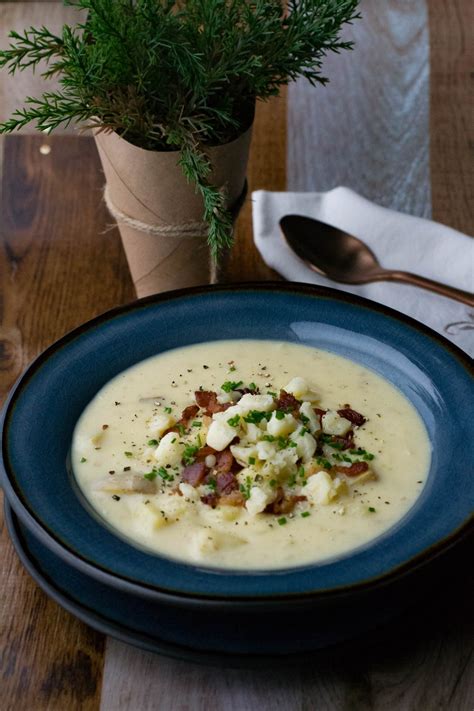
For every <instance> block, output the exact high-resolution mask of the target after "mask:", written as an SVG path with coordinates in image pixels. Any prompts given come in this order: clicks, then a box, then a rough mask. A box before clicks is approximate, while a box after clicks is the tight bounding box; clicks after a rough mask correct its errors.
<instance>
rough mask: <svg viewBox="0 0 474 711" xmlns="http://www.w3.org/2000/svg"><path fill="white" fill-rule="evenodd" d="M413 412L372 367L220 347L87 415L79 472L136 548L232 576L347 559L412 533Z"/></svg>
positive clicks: (146, 366) (422, 450)
mask: <svg viewBox="0 0 474 711" xmlns="http://www.w3.org/2000/svg"><path fill="white" fill-rule="evenodd" d="M429 461H430V444H429V440H428V436H427V433H426V430H425V427H424V425H423V423H422V421H421V419H420V417H419V415H418V414H417V412H416V410H415V409H414V407H413V406H412V405H411V403H410V402H409V401H408V400H407V399H406V398H405V397H404V396H403V395H402V394H401V393H400V392H399V391H398V390H397V389H396V388H395V387H393V386H392V385H391V384H390V383H388V382H387V381H386V380H384V379H383V378H381V377H380V376H378V375H376V374H375V373H374V372H372V371H370V370H368V369H367V368H364V367H362V366H361V365H358V364H357V363H354V362H352V361H350V360H347V359H345V358H342V357H340V356H337V355H335V354H333V353H329V352H326V351H322V350H318V349H315V348H310V347H307V346H302V345H296V344H289V343H283V342H277V341H251V340H245V341H218V342H212V343H206V344H199V345H194V346H189V347H186V348H180V349H176V350H172V351H168V352H166V353H162V354H160V355H157V356H155V357H153V358H149V359H148V360H146V361H143V362H141V363H138V364H137V365H135V366H133V367H132V368H130V369H128V370H127V371H125V372H123V373H121V374H120V375H118V376H117V377H115V378H114V379H113V380H112V381H110V382H109V383H108V384H107V385H105V386H104V387H103V388H102V389H101V390H100V392H99V393H98V394H97V395H96V397H95V398H94V399H93V400H92V402H91V403H90V404H89V405H88V406H87V408H86V409H85V411H84V413H83V414H82V416H81V418H80V420H79V422H78V424H77V426H76V429H75V432H74V437H73V443H72V465H73V471H74V474H75V477H76V480H77V482H78V484H79V487H80V489H81V490H82V492H83V494H84V496H85V497H86V499H87V500H88V501H89V503H90V504H91V505H92V507H93V508H94V509H95V510H96V512H97V513H98V514H99V515H100V517H101V518H102V519H103V520H104V522H106V523H107V524H108V525H109V526H110V527H111V528H112V529H113V530H114V531H115V532H117V533H118V534H121V535H122V536H123V537H125V538H126V539H127V540H128V541H129V542H131V543H133V544H135V545H137V546H139V547H143V548H146V549H148V550H151V551H154V552H156V553H160V554H163V555H166V556H170V557H172V558H176V559H180V560H184V561H189V562H193V563H196V562H197V563H200V564H205V565H209V566H215V567H221V568H237V569H269V568H284V567H290V566H298V565H303V564H307V563H314V562H317V561H322V560H325V559H328V558H331V557H334V556H341V555H343V554H347V553H349V552H350V551H353V550H354V549H356V548H358V547H360V546H362V545H364V544H367V543H368V542H369V541H371V540H373V539H374V538H376V537H377V536H379V535H380V534H382V533H383V532H384V531H386V530H387V529H388V528H390V527H391V526H393V525H394V524H395V523H396V522H397V521H399V520H400V519H401V518H402V517H403V516H404V514H405V513H406V512H407V511H408V509H409V508H410V507H411V506H412V505H413V503H414V502H415V500H416V499H417V497H418V496H419V494H420V492H421V490H422V488H423V486H424V484H425V480H426V477H427V472H428V468H429Z"/></svg>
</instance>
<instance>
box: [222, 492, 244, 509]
mask: <svg viewBox="0 0 474 711" xmlns="http://www.w3.org/2000/svg"><path fill="white" fill-rule="evenodd" d="M219 504H221V505H222V506H245V499H244V497H243V495H242V493H241V492H240V491H237V490H235V491H231V493H230V494H224V495H223V496H221V497H220V499H219Z"/></svg>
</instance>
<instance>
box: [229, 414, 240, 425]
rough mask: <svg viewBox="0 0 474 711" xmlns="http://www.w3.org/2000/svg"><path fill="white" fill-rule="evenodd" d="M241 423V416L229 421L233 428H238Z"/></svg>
mask: <svg viewBox="0 0 474 711" xmlns="http://www.w3.org/2000/svg"><path fill="white" fill-rule="evenodd" d="M239 422H240V415H235V416H234V417H231V418H230V419H228V420H227V424H229V425H230V426H231V427H237V425H238V424H239Z"/></svg>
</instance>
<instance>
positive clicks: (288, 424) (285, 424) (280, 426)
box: [267, 412, 298, 437]
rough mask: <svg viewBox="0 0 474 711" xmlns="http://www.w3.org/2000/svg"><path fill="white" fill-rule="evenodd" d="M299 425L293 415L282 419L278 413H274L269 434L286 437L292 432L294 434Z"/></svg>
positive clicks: (270, 421)
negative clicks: (278, 416)
mask: <svg viewBox="0 0 474 711" xmlns="http://www.w3.org/2000/svg"><path fill="white" fill-rule="evenodd" d="M297 427H298V423H297V421H296V420H295V418H294V417H293V415H285V416H284V417H282V418H281V419H278V418H277V413H276V412H273V413H272V416H271V418H270V420H269V422H268V425H267V432H268V433H269V434H271V435H273V436H274V437H286V435H289V434H290V432H294V431H295V429H296V428H297Z"/></svg>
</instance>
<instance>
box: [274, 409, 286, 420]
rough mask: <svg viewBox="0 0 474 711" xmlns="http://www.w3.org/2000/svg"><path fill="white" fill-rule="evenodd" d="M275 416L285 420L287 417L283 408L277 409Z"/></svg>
mask: <svg viewBox="0 0 474 711" xmlns="http://www.w3.org/2000/svg"><path fill="white" fill-rule="evenodd" d="M275 417H276V418H277V420H283V419H284V418H285V413H284V412H283V410H275Z"/></svg>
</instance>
